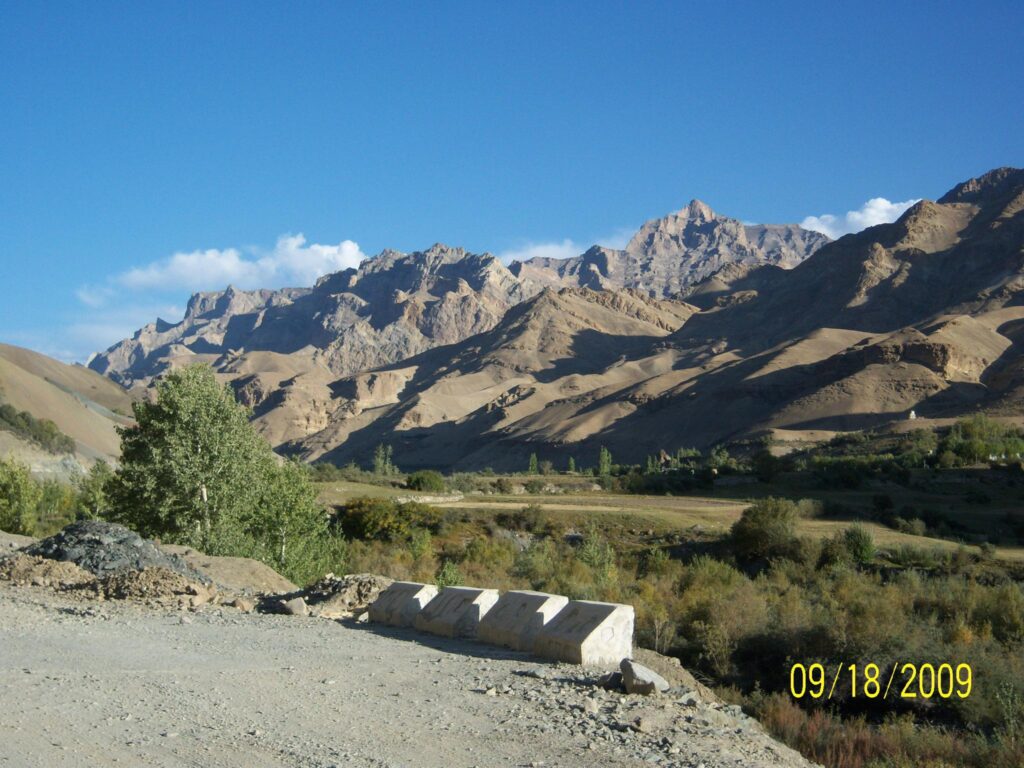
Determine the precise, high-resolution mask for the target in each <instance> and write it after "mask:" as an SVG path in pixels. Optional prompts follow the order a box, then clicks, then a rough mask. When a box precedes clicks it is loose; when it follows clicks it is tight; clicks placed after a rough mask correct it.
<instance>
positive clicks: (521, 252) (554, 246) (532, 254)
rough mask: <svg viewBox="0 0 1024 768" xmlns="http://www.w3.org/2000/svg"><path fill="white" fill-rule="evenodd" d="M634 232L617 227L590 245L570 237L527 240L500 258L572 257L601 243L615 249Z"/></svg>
mask: <svg viewBox="0 0 1024 768" xmlns="http://www.w3.org/2000/svg"><path fill="white" fill-rule="evenodd" d="M634 232H635V230H633V229H628V228H625V227H624V228H621V229H617V230H615V231H614V232H612V233H611V234H609V235H607V236H605V237H599V238H597V239H596V240H593V241H589V242H590V244H589V245H583V244H581V243H578V242H576V241H575V240H572V239H571V238H568V237H567V238H565V239H564V240H562V241H560V242H559V241H549V242H539V243H538V242H532V241H527V242H526V243H525V244H523V245H521V246H519V247H518V248H510V249H508V250H506V251H502V252H501V253H499V254H498V258H499V259H501V260H502V261H503V262H504V263H505V264H510V263H511V262H513V261H529V260H530V259H536V258H544V259H571V258H572V257H573V256H579V255H580V254H581V253H583V252H584V251H586V250H587V249H588V248H590V246H591V245H601V246H604V247H605V248H615V249H622V248H625V247H626V243H628V242H629V241H630V238H632V237H633V233H634Z"/></svg>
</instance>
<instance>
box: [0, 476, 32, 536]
mask: <svg viewBox="0 0 1024 768" xmlns="http://www.w3.org/2000/svg"><path fill="white" fill-rule="evenodd" d="M42 497H43V493H42V489H40V487H39V485H38V484H37V483H36V481H35V480H33V479H32V476H31V475H30V474H29V471H28V467H26V466H25V465H24V464H19V463H18V462H16V461H14V460H8V459H0V531H7V532H8V533H18V534H21V535H24V536H31V535H33V534H34V533H35V527H36V513H37V508H38V506H39V502H40V501H41V500H42Z"/></svg>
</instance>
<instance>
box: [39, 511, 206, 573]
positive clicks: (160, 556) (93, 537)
mask: <svg viewBox="0 0 1024 768" xmlns="http://www.w3.org/2000/svg"><path fill="white" fill-rule="evenodd" d="M22 551H23V552H24V553H25V554H27V555H37V556H39V557H45V558H48V559H50V560H60V561H64V562H70V563H74V564H75V565H77V566H78V567H79V568H83V569H84V570H86V571H89V572H90V573H92V574H94V575H96V576H97V577H98V578H103V577H105V576H109V575H111V574H114V573H119V572H121V571H141V570H142V569H144V568H165V569H167V570H168V571H173V572H174V573H177V574H180V575H182V576H184V577H185V578H187V579H190V580H192V581H197V582H200V583H203V584H207V583H209V581H210V580H209V578H208V577H207V576H205V575H204V574H202V573H200V572H199V571H197V570H195V569H194V568H192V567H191V566H189V565H188V563H186V562H185V561H184V560H183V559H182V558H180V557H178V556H177V555H169V554H167V553H165V552H162V551H160V549H158V548H157V547H156V545H154V544H153V543H152V542H151V541H147V540H146V539H143V538H142V537H141V536H139V535H138V534H137V533H134V532H133V531H130V530H128V529H127V528H125V527H124V526H123V525H117V524H115V523H106V522H102V521H99V520H84V521H81V522H78V523H72V524H71V525H69V526H68V527H66V528H65V529H64V530H62V531H60V533H57V534H55V535H53V536H51V537H50V538H48V539H43V540H42V541H39V542H36V543H35V544H32V545H31V546H28V547H25V548H24V549H23V550H22Z"/></svg>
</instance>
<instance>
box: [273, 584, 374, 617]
mask: <svg viewBox="0 0 1024 768" xmlns="http://www.w3.org/2000/svg"><path fill="white" fill-rule="evenodd" d="M393 583H394V580H393V579H389V578H388V577H386V576H377V575H375V574H372V573H354V574H348V575H346V576H335V575H334V574H333V573H328V574H327V575H326V576H324V577H323V578H322V579H320V581H318V582H316V583H315V584H312V585H310V586H308V587H306V588H305V589H303V590H300V591H298V592H291V593H288V594H285V595H277V596H276V599H278V600H290V599H292V598H295V597H301V598H302V599H304V600H305V601H306V605H308V606H309V608H310V612H311V613H312V614H313V615H315V616H320V617H322V618H325V619H345V618H349V617H351V616H358V615H359V614H361V613H363V612H365V611H366V610H367V609H368V608H369V606H370V604H371V603H372V602H373V601H374V600H376V599H377V597H378V596H379V595H380V593H381V592H383V591H384V590H385V589H387V588H388V587H390V586H391V585H392V584H393Z"/></svg>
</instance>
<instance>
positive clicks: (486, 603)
mask: <svg viewBox="0 0 1024 768" xmlns="http://www.w3.org/2000/svg"><path fill="white" fill-rule="evenodd" d="M496 602H498V590H496V589H476V588H475V587H445V588H444V589H442V590H441V593H440V594H439V595H438V596H437V597H435V598H434V599H433V600H431V601H430V602H429V603H427V605H426V607H425V608H424V609H423V610H422V611H420V612H419V613H418V614H417V615H416V619H415V620H414V621H413V626H414V627H416V629H418V630H420V631H421V632H429V633H430V634H432V635H441V636H442V637H476V633H477V628H478V627H479V625H480V620H481V619H482V618H483V617H484V616H485V615H486V614H487V612H488V611H489V610H490V609H491V608H492V607H493V606H494V604H495V603H496Z"/></svg>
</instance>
